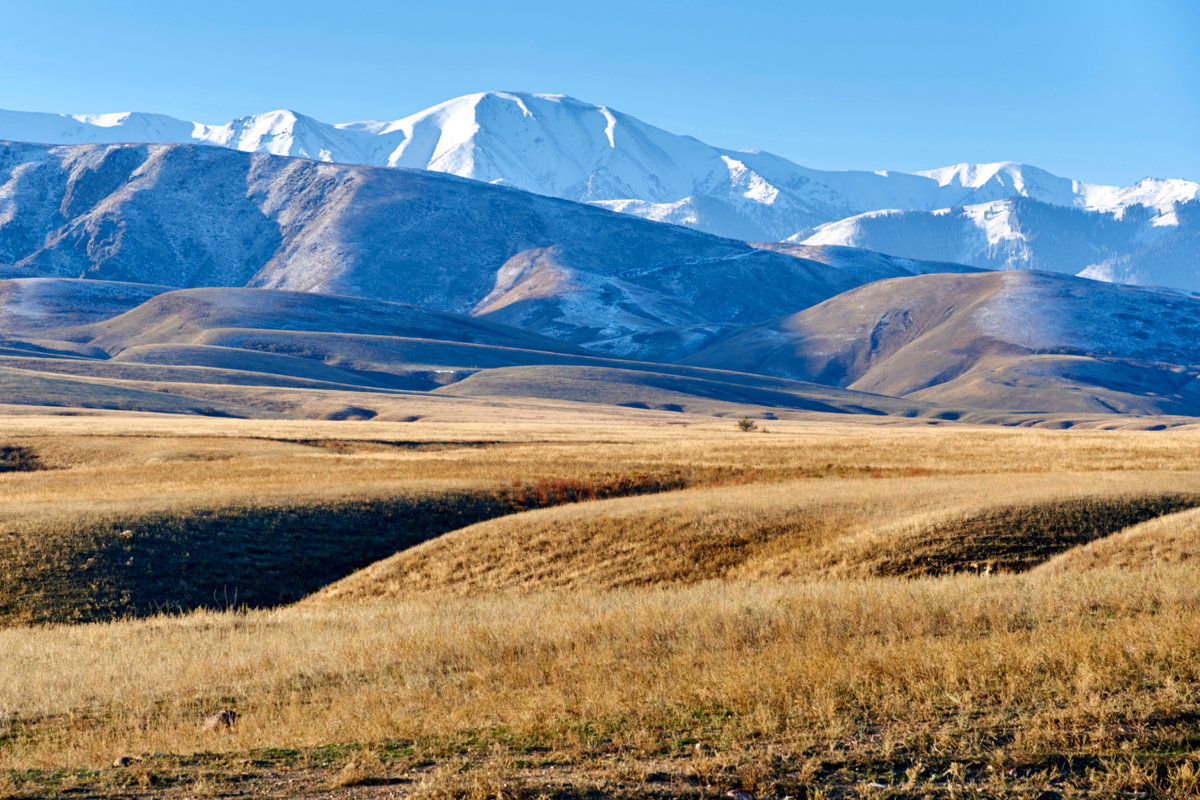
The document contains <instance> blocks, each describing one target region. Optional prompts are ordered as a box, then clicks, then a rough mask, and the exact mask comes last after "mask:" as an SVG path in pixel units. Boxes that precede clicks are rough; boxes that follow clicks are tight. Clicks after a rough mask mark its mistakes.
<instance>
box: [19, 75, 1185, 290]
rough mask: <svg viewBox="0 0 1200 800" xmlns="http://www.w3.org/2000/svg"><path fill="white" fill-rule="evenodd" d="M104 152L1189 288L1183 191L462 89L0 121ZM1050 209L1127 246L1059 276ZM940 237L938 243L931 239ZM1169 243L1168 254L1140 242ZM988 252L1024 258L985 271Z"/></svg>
mask: <svg viewBox="0 0 1200 800" xmlns="http://www.w3.org/2000/svg"><path fill="white" fill-rule="evenodd" d="M122 138H124V139H132V140H136V141H139V142H156V143H167V142H196V143H202V144H208V145H215V146H221V147H226V148H230V149H236V150H242V151H246V152H265V153H271V154H275V155H290V156H295V157H304V158H311V159H314V160H319V161H329V162H335V163H348V164H351V163H352V164H366V165H376V166H389V167H408V168H415V169H424V170H430V171H435V172H445V173H449V174H454V175H458V176H460V177H466V178H470V179H473V180H479V181H483V182H486V183H497V184H502V185H506V186H512V187H515V188H519V189H524V190H526V191H532V192H536V193H539V194H544V195H547V196H551V197H559V198H562V199H567V200H573V201H576V202H584V203H590V204H593V205H597V206H600V207H603V208H606V209H609V210H613V211H618V212H621V213H625V214H630V215H634V216H639V217H642V218H644V219H650V220H654V221H659V222H670V223H674V224H679V225H683V226H686V227H691V228H695V229H698V230H702V231H705V232H708V233H713V234H716V235H720V236H724V237H728V238H735V239H742V240H761V241H779V240H789V241H794V242H803V243H808V244H835V245H851V246H853V245H861V246H866V247H871V248H872V249H877V250H884V251H885V252H890V253H891V254H892V255H896V256H901V257H910V258H922V257H928V256H927V254H928V252H929V248H930V247H931V246H932V245H933V243H934V241H935V238H934V236H933V234H932V233H930V232H929V231H928V229H929V228H930V227H931V225H935V223H931V222H930V220H931V218H932V217H934V216H938V215H942V216H944V215H946V214H950V215H952V216H955V217H957V218H958V219H959V220H960V222H961V223H962V224H961V225H958V226H956V227H954V229H953V231H951V232H950V233H951V234H952V235H953V236H954V241H955V248H956V249H955V251H954V252H955V256H956V257H955V259H954V260H957V261H960V262H962V263H967V264H970V265H973V266H979V267H988V268H992V267H995V266H997V265H999V266H1003V267H1011V268H1040V269H1051V270H1054V271H1059V272H1067V273H1070V274H1086V275H1087V276H1089V277H1094V278H1099V279H1106V280H1112V281H1127V282H1136V283H1143V284H1166V285H1175V286H1179V287H1180V288H1187V289H1200V270H1198V269H1197V268H1196V267H1195V262H1194V259H1193V258H1192V256H1193V255H1194V250H1195V246H1194V243H1193V241H1192V237H1193V235H1194V234H1195V233H1196V232H1197V231H1198V230H1200V223H1196V222H1195V217H1196V216H1197V214H1198V213H1200V212H1197V211H1196V210H1195V209H1200V184H1197V183H1195V182H1191V181H1185V180H1181V179H1165V180H1163V179H1154V178H1146V179H1143V180H1142V181H1139V182H1138V183H1136V184H1133V185H1131V186H1126V187H1121V186H1110V185H1101V184H1090V183H1085V182H1081V181H1075V180H1070V179H1067V178H1062V177H1059V176H1056V175H1053V174H1052V173H1049V172H1047V171H1045V170H1042V169H1039V168H1037V167H1033V166H1028V165H1023V164H1018V163H1016V162H994V163H985V164H955V165H950V166H945V167H939V168H935V169H930V170H923V171H919V172H915V173H904V172H896V171H887V170H881V171H878V172H868V171H827V170H814V169H810V168H807V167H803V166H800V165H799V164H796V163H794V162H792V161H789V160H788V159H786V158H782V157H780V156H776V155H773V154H771V153H766V152H762V151H738V150H731V149H727V148H720V147H713V146H711V145H708V144H705V143H704V142H701V141H699V140H698V139H695V138H693V137H690V136H684V135H678V134H674V133H671V132H668V131H666V130H664V129H661V128H658V127H656V126H654V125H650V124H647V123H645V122H642V121H641V120H639V119H637V118H635V117H632V116H630V115H627V114H624V113H623V112H620V111H617V110H615V109H612V108H610V107H609V106H605V105H595V104H590V103H586V102H583V101H580V100H576V99H574V98H571V97H568V96H565V95H552V94H537V93H528V92H478V93H475V94H470V95H464V96H462V97H458V98H453V99H451V100H447V101H445V102H443V103H439V104H438V105H435V106H433V107H431V108H428V109H425V110H423V111H419V112H417V113H415V114H411V115H409V116H407V117H403V118H400V119H396V120H391V121H366V122H348V123H337V124H329V123H324V122H321V121H319V120H316V119H314V118H312V117H308V116H305V115H303V114H299V113H297V112H294V111H286V110H281V111H272V112H267V113H265V114H258V115H249V116H246V117H241V118H238V119H236V120H233V121H231V122H229V123H225V124H223V125H210V124H204V123H193V122H184V121H181V120H174V119H173V118H170V117H166V116H163V115H155V114H144V113H122V114H97V115H75V116H68V115H53V114H40V113H35V112H8V111H0V139H11V140H14V141H45V142H47V143H85V142H98V143H114V142H116V141H118V140H120V139H122ZM1020 199H1026V200H1029V201H1031V202H1033V203H1041V204H1044V206H1045V208H1046V209H1049V210H1048V211H1047V212H1046V213H1044V214H1040V215H1039V214H1035V213H1031V212H1029V211H1028V208H1033V207H1034V206H1031V205H1027V206H1026V209H1027V210H1026V212H1025V213H1024V214H1015V213H1014V212H1013V203H1014V202H1016V201H1018V200H1020ZM998 203H999V204H1004V205H1002V206H996V205H995V204H998ZM1056 209H1072V210H1075V211H1077V212H1079V213H1077V214H1075V215H1074V216H1073V217H1072V218H1071V224H1072V225H1073V226H1074V228H1072V229H1071V230H1069V231H1067V233H1066V236H1067V238H1068V239H1070V238H1072V237H1074V238H1075V239H1080V238H1082V239H1084V240H1087V241H1089V242H1090V241H1093V240H1100V239H1103V238H1104V237H1105V235H1106V234H1107V229H1108V228H1109V227H1111V226H1112V225H1114V224H1116V225H1118V226H1120V225H1124V227H1126V228H1129V229H1130V231H1131V233H1130V237H1129V238H1130V239H1131V241H1129V242H1123V243H1121V244H1120V246H1110V245H1105V246H1102V247H1099V248H1098V249H1097V251H1096V252H1095V253H1091V251H1090V250H1088V249H1085V250H1084V251H1082V252H1083V254H1084V256H1085V257H1081V258H1082V260H1081V259H1080V258H1076V259H1072V260H1070V263H1069V264H1068V263H1065V262H1063V261H1061V259H1060V258H1059V253H1060V252H1061V251H1062V250H1063V249H1064V247H1065V246H1066V245H1064V244H1063V242H1061V241H1058V238H1057V237H1059V234H1060V233H1061V230H1060V228H1059V227H1057V226H1061V225H1062V224H1063V222H1062V218H1061V215H1059V214H1057V213H1055V211H1056ZM1139 209H1140V210H1139ZM887 212H910V213H909V214H908V215H906V216H905V215H901V216H897V215H896V214H895V213H890V214H889V213H887ZM1131 214H1132V216H1130V215H1131ZM863 215H868V216H869V217H871V219H875V218H878V217H880V216H881V215H882V216H883V217H884V218H885V219H886V220H887V224H888V225H889V226H891V227H893V228H896V227H898V228H899V229H900V233H898V234H890V235H889V237H888V238H887V241H890V242H891V243H892V246H893V248H894V249H892V250H887V249H886V248H885V247H881V246H879V244H878V240H877V239H878V234H874V236H875V238H872V234H870V233H866V232H864V231H863V226H864V224H865V223H864V222H863ZM1130 220H1133V222H1132V223H1131V222H1130ZM870 225H871V226H873V229H875V228H878V227H879V225H880V223H878V222H872V223H870ZM944 228H945V226H942V227H941V228H939V231H938V233H939V235H941V236H945V235H947V231H946V230H944ZM1172 237H1175V238H1179V237H1182V241H1181V242H1172V243H1170V244H1169V245H1168V246H1167V247H1156V246H1155V243H1156V242H1158V241H1159V240H1161V239H1164V238H1167V239H1171V238H1172ZM997 239H1001V240H1005V241H1016V240H1020V241H1023V242H1025V243H1026V245H1025V246H1023V247H1017V248H1015V249H1011V250H1008V251H1006V252H1005V254H1004V256H1003V258H998V257H997V254H996V248H995V244H996V240H997ZM1089 255H1092V256H1094V258H1088V257H1086V256H1089ZM1131 264H1132V266H1130V265H1131Z"/></svg>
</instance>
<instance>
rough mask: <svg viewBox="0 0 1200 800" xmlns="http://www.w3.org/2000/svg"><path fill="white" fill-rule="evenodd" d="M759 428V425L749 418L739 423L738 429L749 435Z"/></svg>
mask: <svg viewBox="0 0 1200 800" xmlns="http://www.w3.org/2000/svg"><path fill="white" fill-rule="evenodd" d="M757 427H758V423H757V422H755V421H754V420H752V419H750V418H749V417H742V418H741V419H739V420H738V421H737V429H738V430H739V431H741V432H742V433H749V432H750V431H752V430H754V429H755V428H757Z"/></svg>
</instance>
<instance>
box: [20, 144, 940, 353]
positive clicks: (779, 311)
mask: <svg viewBox="0 0 1200 800" xmlns="http://www.w3.org/2000/svg"><path fill="white" fill-rule="evenodd" d="M777 249H782V250H784V251H785V252H772V251H770V250H766V249H762V248H757V247H752V246H750V245H748V244H746V243H744V242H737V241H733V240H728V239H720V238H717V237H714V236H711V235H708V234H704V233H700V232H698V231H692V230H687V229H684V228H680V227H675V226H668V225H660V224H656V223H652V222H647V221H645V220H640V219H636V218H633V217H630V216H627V215H621V214H614V213H611V212H608V211H604V210H602V209H597V208H593V207H590V206H587V205H583V204H578V203H571V202H567V201H563V200H558V199H553V198H548V197H543V196H539V195H535V194H531V193H528V192H523V191H518V190H514V189H509V188H505V187H499V186H488V185H485V184H482V183H479V182H476V181H468V180H462V179H459V178H455V177H452V176H448V175H441V174H437V173H433V172H429V171H418V170H397V169H387V168H379V167H364V166H351V165H342V164H327V163H320V162H316V161H310V160H304V159H294V158H280V157H274V156H267V155H261V154H246V153H240V152H231V151H229V150H223V149H218V148H213V147H201V146H196V145H78V146H62V147H46V146H39V145H28V144H7V145H0V262H8V263H11V264H14V265H16V268H17V269H18V270H19V269H27V270H29V274H30V275H40V276H47V275H49V276H61V277H71V278H88V279H92V280H100V281H124V282H136V283H141V284H155V285H162V286H170V287H179V288H192V287H205V286H210V287H211V286H227V287H240V286H248V287H257V288H269V289H284V290H291V291H301V292H317V293H324V294H338V295H351V296H360V297H372V298H377V299H380V300H388V301H395V302H401V303H407V304H410V305H414V306H422V307H427V308H432V309H437V310H440V311H446V312H452V313H456V314H470V315H473V316H476V317H481V318H486V319H492V320H495V321H497V322H502V323H504V324H508V325H515V326H517V327H521V328H525V329H528V330H531V331H534V332H537V333H541V334H545V335H548V336H552V337H554V338H556V339H560V340H562V341H566V342H571V343H573V344H579V345H584V346H587V347H592V348H596V349H599V350H602V351H605V352H609V353H614V354H620V355H623V356H635V357H642V358H647V357H661V356H662V355H663V353H665V352H669V353H682V352H684V351H690V350H694V349H697V348H698V347H701V346H703V344H704V343H705V342H706V341H708V340H709V339H711V338H712V337H713V336H715V335H717V334H719V333H720V332H722V331H723V330H724V328H723V327H722V326H724V325H728V324H745V323H751V322H761V321H765V320H768V319H771V318H773V317H778V316H781V315H783V314H788V313H792V312H794V311H795V310H797V309H800V308H805V307H807V306H809V305H812V304H813V303H816V302H819V301H821V300H824V299H826V298H828V297H832V296H833V295H835V294H838V293H839V292H842V291H845V290H846V289H849V288H852V287H854V286H858V285H860V284H862V283H864V282H866V281H868V280H873V279H876V278H878V277H883V276H888V277H892V276H899V275H910V274H915V273H918V272H927V271H930V270H944V269H964V268H963V267H957V266H953V265H921V264H919V263H915V262H911V261H904V260H898V259H891V260H889V259H883V258H877V259H876V260H875V262H873V263H872V264H871V265H870V266H869V267H864V265H863V262H862V257H861V256H860V255H858V254H857V253H849V252H847V253H840V254H839V253H834V254H832V255H829V256H828V257H823V260H814V259H808V258H802V257H795V256H792V255H788V254H787V250H788V248H777ZM843 262H844V263H845V265H846V266H845V268H843V267H842V266H840V264H841V263H843ZM12 274H19V273H12ZM664 331H670V332H672V333H668V334H663V332H664Z"/></svg>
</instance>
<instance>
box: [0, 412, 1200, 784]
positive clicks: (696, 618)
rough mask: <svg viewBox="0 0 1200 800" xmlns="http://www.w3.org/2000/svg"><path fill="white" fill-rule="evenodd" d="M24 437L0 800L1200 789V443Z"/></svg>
mask: <svg viewBox="0 0 1200 800" xmlns="http://www.w3.org/2000/svg"><path fill="white" fill-rule="evenodd" d="M455 402H457V401H455ZM10 412H11V413H9V414H7V415H5V416H0V492H2V496H3V498H4V502H3V505H2V506H0V576H2V578H3V580H2V581H0V675H2V676H4V680H3V681H0V797H42V796H64V797H109V796H126V797H159V796H167V797H179V798H183V797H192V796H208V797H238V796H246V797H271V796H279V797H284V796H289V797H290V796H310V797H319V796H320V797H323V796H338V797H343V796H344V797H409V796H412V797H428V798H449V797H474V798H485V797H492V798H495V797H521V798H525V797H528V798H536V797H543V796H544V797H549V798H583V797H588V798H600V797H631V798H632V797H664V798H666V797H671V798H674V797H722V796H726V795H727V793H729V792H735V793H736V792H744V793H746V794H748V795H751V796H753V797H755V798H759V797H761V798H767V797H778V798H783V797H787V796H790V797H792V798H793V799H794V800H799V799H800V798H810V797H857V796H865V797H909V796H931V797H961V796H982V797H1007V796H1024V797H1046V798H1050V797H1071V796H1084V795H1092V796H1130V797H1141V796H1166V797H1189V796H1195V795H1196V793H1197V792H1200V757H1198V756H1196V755H1195V753H1196V750H1197V747H1198V746H1200V727H1198V725H1200V706H1198V703H1200V569H1198V568H1197V564H1198V562H1197V557H1200V544H1198V543H1197V542H1198V539H1197V537H1198V535H1200V428H1192V427H1175V428H1170V429H1167V430H1157V431H1148V430H1099V429H1087V428H1084V427H1082V426H1077V427H1075V428H1074V429H1072V430H1047V429H1042V428H1009V427H997V426H971V425H962V424H954V423H939V424H932V423H930V422H929V421H927V420H896V419H895V418H880V417H873V418H857V417H851V416H845V415H838V416H835V415H809V416H808V417H803V416H798V417H797V418H796V419H789V420H779V421H769V422H766V423H762V421H761V420H760V428H761V427H762V425H765V426H766V427H767V428H768V431H767V432H763V431H761V430H757V431H752V432H749V433H742V432H739V431H738V430H737V427H736V426H735V425H734V422H733V420H732V419H718V418H711V417H703V416H694V415H685V414H672V413H665V412H664V413H658V412H645V411H641V412H639V411H631V410H613V409H605V408H604V407H602V406H589V407H584V406H580V405H573V404H555V403H552V402H540V401H539V402H534V401H531V402H528V403H514V402H511V401H505V402H504V404H503V406H502V407H501V406H498V405H497V404H489V403H488V402H486V401H483V400H480V401H474V402H470V403H468V402H465V401H464V402H462V403H461V404H459V405H456V406H455V408H454V409H453V411H451V412H447V411H446V407H445V406H438V405H437V404H431V406H430V407H429V408H428V409H422V410H420V411H418V412H416V413H415V414H414V416H416V417H418V418H417V419H416V420H415V421H412V422H375V421H371V422H306V421H292V420H232V419H210V418H191V417H181V416H173V415H137V414H94V415H89V416H46V415H36V414H27V413H22V409H18V408H14V409H10ZM452 417H455V418H456V419H452ZM497 419H502V420H503V421H497ZM1114 421H1119V420H1114ZM6 448H7V449H6ZM222 708H229V709H231V710H235V711H236V712H237V713H238V714H239V719H238V722H237V724H236V725H235V726H234V727H232V728H231V729H229V730H228V731H219V732H216V733H213V732H203V731H201V728H200V723H201V721H202V720H203V719H204V717H205V716H206V715H208V714H210V713H212V712H214V711H216V710H219V709H222ZM118 758H126V759H128V760H127V762H125V763H123V764H121V765H119V766H114V759H118ZM738 796H740V795H738Z"/></svg>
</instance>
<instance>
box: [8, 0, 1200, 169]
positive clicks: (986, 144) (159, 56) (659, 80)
mask: <svg viewBox="0 0 1200 800" xmlns="http://www.w3.org/2000/svg"><path fill="white" fill-rule="evenodd" d="M0 20H3V30H4V43H3V45H0V108H12V109H22V110H38V111H65V112H70V113H98V112H106V111H127V110H139V111H158V112H161V113H166V114H170V115H172V116H177V117H181V118H184V119H194V120H199V121H203V122H224V121H227V120H228V119H230V118H233V117H236V116H241V115H245V114H251V113H257V112H261V111H267V110H271V109H275V108H292V109H295V110H297V111H301V112H303V113H306V114H309V115H312V116H315V117H317V118H319V119H323V120H326V121H329V122H342V121H349V120H358V119H393V118H397V117H402V116H406V115H408V114H410V113H412V112H415V111H417V110H420V109H422V108H425V107H427V106H429V105H432V104H434V103H437V102H440V101H442V100H446V99H449V98H451V97H455V96H458V95H461V94H467V93H469V92H474V91H480V90H484V89H518V90H529V91H541V92H556V93H557V92H562V93H566V94H570V95H573V96H575V97H578V98H580V99H582V100H587V101H591V102H596V103H604V104H607V105H610V106H612V107H614V108H617V109H620V110H622V111H625V112H627V113H630V114H633V115H634V116H637V117H640V118H641V119H643V120H645V121H647V122H650V123H652V124H656V125H658V126H660V127H663V128H667V129H668V130H671V131H675V132H677V133H686V134H691V135H693V136H696V137H697V138H699V139H702V140H704V141H707V142H709V143H711V144H715V145H721V146H725V147H735V148H752V147H754V148H761V149H764V150H769V151H771V152H774V153H777V154H779V155H782V156H786V157H788V158H791V159H793V160H794V161H797V162H799V163H801V164H805V165H807V166H812V167H819V168H826V169H851V168H853V169H899V170H914V169H922V168H927V167H934V166H941V165H944V164H949V163H954V162H959V161H998V160H1013V161H1023V162H1026V163H1031V164H1036V165H1038V166H1041V167H1043V168H1045V169H1049V170H1050V171H1052V172H1056V173H1058V174H1061V175H1065V176H1068V177H1073V178H1079V179H1082V180H1087V181H1092V182H1108V183H1131V182H1133V181H1136V180H1138V179H1139V178H1142V177H1145V176H1147V175H1151V176H1155V177H1184V178H1189V179H1192V180H1200V2H1196V1H1195V0H1124V2H1109V0H1086V2H1085V1H1084V0H1039V1H1038V2H1026V1H1025V0H1004V2H997V3H991V4H983V3H976V2H973V0H957V1H951V0H942V1H940V2H929V1H927V0H893V2H865V1H864V2H854V1H853V0H845V1H843V2H825V3H810V2H771V1H770V0H764V1H761V2H754V3H728V2H711V1H710V0H691V1H690V2H654V0H641V2H627V1H626V0H606V2H605V3H602V4H601V3H575V2H522V1H521V0H509V2H505V3H494V2H478V1H477V0H462V1H461V2H445V1H443V2H425V3H409V2H369V1H367V0H337V1H336V2H333V1H331V0H324V1H323V2H313V1H312V0H293V1H292V2H289V3H286V4H284V3H266V2H251V1H250V0H243V2H227V0H207V1H206V2H204V3H187V4H184V3H163V2H161V0H156V1H155V2H144V1H143V0H122V1H121V2H98V1H97V0H91V1H90V2H84V1H82V0H56V2H54V3H49V4H47V3H34V2H29V0H0Z"/></svg>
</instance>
